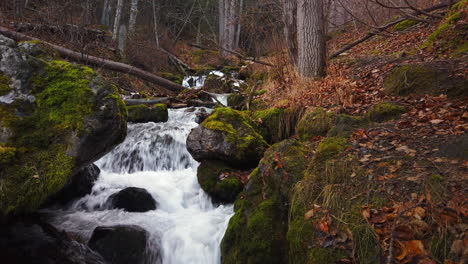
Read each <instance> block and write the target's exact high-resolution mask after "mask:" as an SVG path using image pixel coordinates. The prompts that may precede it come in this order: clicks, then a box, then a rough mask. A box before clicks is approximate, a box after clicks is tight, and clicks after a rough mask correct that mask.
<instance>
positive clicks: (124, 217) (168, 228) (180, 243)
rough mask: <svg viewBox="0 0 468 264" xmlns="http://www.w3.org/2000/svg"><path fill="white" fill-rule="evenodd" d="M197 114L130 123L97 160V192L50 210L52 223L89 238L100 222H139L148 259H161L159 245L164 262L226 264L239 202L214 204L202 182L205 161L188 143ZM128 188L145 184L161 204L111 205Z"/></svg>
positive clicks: (183, 111)
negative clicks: (128, 208)
mask: <svg viewBox="0 0 468 264" xmlns="http://www.w3.org/2000/svg"><path fill="white" fill-rule="evenodd" d="M199 110H200V109H197V110H196V111H199ZM195 113H196V112H187V111H186V109H171V110H169V121H168V122H166V123H144V124H129V125H128V136H127V138H126V140H125V141H124V142H123V143H122V144H120V145H119V146H117V147H116V148H115V149H114V150H113V151H112V152H110V153H109V154H107V155H106V156H104V157H103V158H102V159H101V160H99V161H98V162H97V163H96V165H98V166H99V167H100V168H101V174H100V176H99V178H98V180H97V181H96V183H95V185H94V187H93V191H92V193H91V194H89V195H87V196H85V197H83V198H81V199H79V200H77V201H75V202H73V203H72V204H71V205H70V206H69V207H67V208H65V209H53V210H52V209H50V210H47V212H48V213H49V214H50V215H52V217H51V223H52V224H53V225H54V226H56V227H57V228H59V229H63V230H65V231H67V232H68V233H70V234H73V235H76V236H78V237H79V238H81V239H82V240H85V241H88V240H89V238H90V237H91V235H92V232H93V230H94V228H96V227H97V226H109V225H118V224H132V225H138V226H140V227H142V228H144V229H145V230H147V231H148V232H149V234H150V239H149V243H148V251H149V252H148V257H147V260H146V263H159V257H158V256H157V255H158V253H157V250H156V249H157V248H159V249H160V250H161V259H162V263H163V264H217V263H220V260H221V256H220V243H221V240H222V238H223V235H224V233H225V231H226V228H227V225H228V222H229V219H230V217H231V216H232V215H233V206H232V205H214V204H213V203H212V202H211V200H210V198H209V197H208V196H207V195H206V194H205V193H204V192H203V190H202V189H201V188H200V186H199V184H198V181H197V176H196V172H197V167H198V165H199V164H198V163H197V162H196V161H195V160H193V158H192V157H191V156H190V154H189V153H188V152H187V149H186V143H185V141H186V138H187V136H188V134H189V132H190V130H191V129H192V128H194V127H195V126H197V124H196V123H195V121H194V120H195ZM126 187H140V188H145V189H146V190H147V191H148V192H149V193H150V194H151V195H152V196H153V198H154V199H155V200H156V201H157V203H158V208H157V209H156V210H153V211H149V212H145V213H130V212H125V211H123V210H118V209H112V210H109V209H106V208H105V207H104V203H105V201H106V200H107V198H108V197H109V196H110V195H112V194H114V193H116V192H118V191H120V190H122V189H124V188H126ZM135 264H137V263H135Z"/></svg>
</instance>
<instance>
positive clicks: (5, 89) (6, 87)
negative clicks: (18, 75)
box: [0, 73, 13, 96]
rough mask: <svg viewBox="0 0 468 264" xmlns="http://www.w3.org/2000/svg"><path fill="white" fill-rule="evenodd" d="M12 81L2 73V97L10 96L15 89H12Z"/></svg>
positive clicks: (0, 85)
mask: <svg viewBox="0 0 468 264" xmlns="http://www.w3.org/2000/svg"><path fill="white" fill-rule="evenodd" d="M10 84H11V79H10V78H9V77H8V76H6V75H4V74H1V73H0V96H4V95H7V94H9V93H10V92H11V91H12V90H13V89H12V88H11V87H10Z"/></svg>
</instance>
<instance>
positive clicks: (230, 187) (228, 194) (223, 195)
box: [197, 160, 243, 203]
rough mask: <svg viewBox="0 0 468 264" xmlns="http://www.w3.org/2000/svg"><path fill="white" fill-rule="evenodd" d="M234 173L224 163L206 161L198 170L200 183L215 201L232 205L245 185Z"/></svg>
mask: <svg viewBox="0 0 468 264" xmlns="http://www.w3.org/2000/svg"><path fill="white" fill-rule="evenodd" d="M233 171H234V170H233V169H232V168H231V167H229V166H228V165H227V164H225V163H224V162H221V161H210V160H205V161H202V162H201V164H200V166H199V167H198V170H197V177H198V182H199V183H200V186H201V187H202V189H203V190H204V191H205V192H206V193H207V194H208V195H210V196H211V197H212V198H213V200H214V201H216V202H221V203H232V202H234V200H235V199H236V197H237V195H238V194H239V193H240V192H241V191H242V189H243V184H242V183H241V181H240V180H239V178H237V176H235V175H234V174H233V173H232V172H233ZM221 176H222V177H221Z"/></svg>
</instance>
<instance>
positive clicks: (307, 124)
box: [296, 108, 333, 141]
mask: <svg viewBox="0 0 468 264" xmlns="http://www.w3.org/2000/svg"><path fill="white" fill-rule="evenodd" d="M332 121H333V114H329V113H327V112H326V111H325V109H323V108H317V109H316V110H313V111H307V112H306V113H305V114H304V116H303V117H302V119H301V120H300V121H299V123H298V124H297V128H296V132H297V134H298V136H299V138H300V139H301V140H303V141H307V140H310V139H312V138H314V137H316V136H325V135H326V134H327V132H328V131H329V130H330V128H331V127H332Z"/></svg>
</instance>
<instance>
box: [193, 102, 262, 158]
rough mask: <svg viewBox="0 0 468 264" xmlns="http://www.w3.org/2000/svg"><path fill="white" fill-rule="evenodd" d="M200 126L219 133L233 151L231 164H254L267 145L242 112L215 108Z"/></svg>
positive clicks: (255, 125) (255, 126)
mask: <svg viewBox="0 0 468 264" xmlns="http://www.w3.org/2000/svg"><path fill="white" fill-rule="evenodd" d="M201 126H203V127H205V128H207V129H210V130H213V131H220V132H222V133H223V134H224V135H225V140H226V142H227V143H229V144H231V145H232V147H233V148H234V149H235V153H234V156H233V157H232V162H233V163H248V162H250V163H252V164H256V163H257V161H258V160H259V159H260V157H259V153H263V151H264V149H265V148H266V147H267V146H268V143H267V142H266V141H265V140H264V139H263V137H262V136H261V134H260V133H259V128H258V126H257V124H256V123H255V122H254V121H253V120H251V119H250V117H249V116H248V115H247V114H246V113H243V112H240V111H237V110H232V109H230V108H217V109H215V110H214V111H213V113H212V114H211V115H210V116H209V117H208V118H207V119H205V121H203V123H201Z"/></svg>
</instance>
